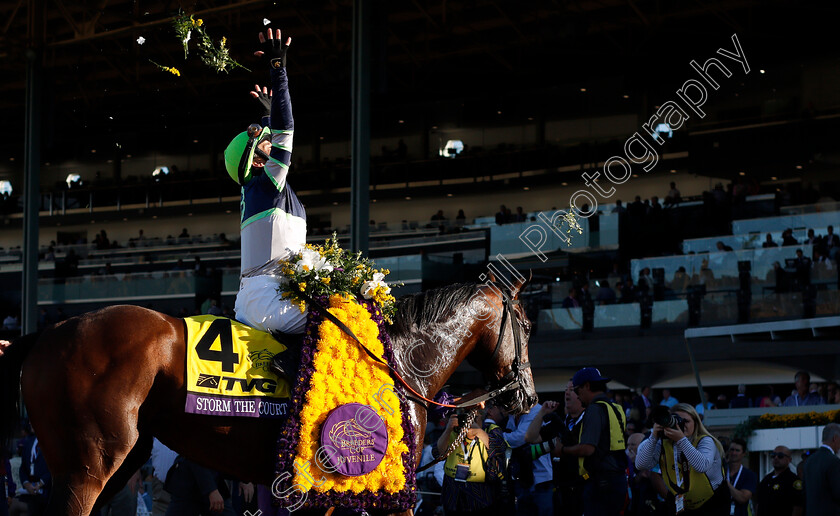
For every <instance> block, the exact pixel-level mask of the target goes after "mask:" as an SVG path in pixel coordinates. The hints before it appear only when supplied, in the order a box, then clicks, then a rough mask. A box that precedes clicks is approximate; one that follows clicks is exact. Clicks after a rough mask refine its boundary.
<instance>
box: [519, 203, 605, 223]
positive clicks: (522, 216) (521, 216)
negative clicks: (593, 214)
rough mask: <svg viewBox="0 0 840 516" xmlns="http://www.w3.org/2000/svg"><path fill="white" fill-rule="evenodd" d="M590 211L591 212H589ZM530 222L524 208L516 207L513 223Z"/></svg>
mask: <svg viewBox="0 0 840 516" xmlns="http://www.w3.org/2000/svg"><path fill="white" fill-rule="evenodd" d="M587 211H589V210H587ZM527 220H528V216H527V215H526V214H525V212H524V211H522V206H517V207H516V215H514V216H513V222H525V221H527Z"/></svg>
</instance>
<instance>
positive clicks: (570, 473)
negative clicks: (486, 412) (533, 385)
mask: <svg viewBox="0 0 840 516" xmlns="http://www.w3.org/2000/svg"><path fill="white" fill-rule="evenodd" d="M564 396H565V401H566V407H565V413H566V414H565V417H564V418H563V419H560V418H557V417H554V418H552V416H555V415H556V414H557V413H556V412H555V411H556V410H557V409H558V408H559V406H560V404H559V403H558V402H556V401H546V402H545V403H543V405H542V407H541V408H540V411H539V412H538V413H537V417H535V418H534V420H533V421H531V425H530V426H529V427H528V431H527V432H526V433H525V440H526V441H528V442H529V443H534V445H532V446H531V447H529V448H526V450H527V453H529V454H531V456H534V457H536V456H542V455H544V454H545V453H548V452H549V451H551V452H552V453H553V454H555V455H556V454H557V453H558V451H559V447H560V446H561V445H562V446H574V445H576V444H578V437H579V436H580V429H581V421H582V420H583V405H581V402H580V398H578V396H577V394H575V392H574V389H573V386H572V382H571V381H569V383H568V384H567V385H566V392H565V394H564ZM549 418H552V419H551V420H549ZM554 485H555V488H556V494H555V497H554V509H555V514H558V513H562V514H568V515H570V516H571V515H574V516H580V515H581V514H583V478H581V476H580V464H579V461H578V459H577V458H575V457H572V456H565V457H559V458H557V459H555V467H554Z"/></svg>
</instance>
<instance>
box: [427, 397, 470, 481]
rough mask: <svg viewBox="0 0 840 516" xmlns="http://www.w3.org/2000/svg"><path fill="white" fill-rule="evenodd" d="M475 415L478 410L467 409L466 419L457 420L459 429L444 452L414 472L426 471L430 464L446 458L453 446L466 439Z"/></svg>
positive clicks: (453, 449) (432, 464)
mask: <svg viewBox="0 0 840 516" xmlns="http://www.w3.org/2000/svg"><path fill="white" fill-rule="evenodd" d="M477 415H478V410H476V409H474V408H471V409H468V410H467V414H466V417H465V419H466V421H464V422H463V423H462V422H461V421H458V425H459V426H460V428H461V429H460V430H459V431H458V435H456V436H455V440H454V441H452V444H450V445H449V448H447V449H446V452H445V453H444V454H443V455H441V456H440V457H438V458H436V459H435V460H433V461H432V462H428V463H426V464H424V465H422V466H420V467H419V468H417V470H416V471H415V473H420V472H421V471H426V470H427V469H429V468H431V467H432V466H434V465H435V464H437V463H438V462H440V461H442V460H446V458H447V457H449V455H450V454H451V453H452V452H454V451H455V448H457V447H458V446H460V445H461V443H462V442H464V439H466V437H467V432H468V431H469V429H470V427H472V424H473V422H474V421H475V417H476V416H477ZM432 446H437V443H435V444H433V445H432Z"/></svg>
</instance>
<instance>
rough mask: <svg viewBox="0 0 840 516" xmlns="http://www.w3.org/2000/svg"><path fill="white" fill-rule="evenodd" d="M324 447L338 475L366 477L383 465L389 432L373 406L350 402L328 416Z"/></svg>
mask: <svg viewBox="0 0 840 516" xmlns="http://www.w3.org/2000/svg"><path fill="white" fill-rule="evenodd" d="M321 445H322V446H323V449H324V450H325V451H326V453H327V457H328V458H329V462H330V463H331V465H332V466H333V467H334V468H335V471H336V472H338V473H341V474H342V475H347V476H353V477H355V476H359V475H364V474H366V473H370V472H371V471H373V470H374V469H376V467H377V466H378V465H379V463H380V462H382V458H383V457H384V456H385V451H386V450H387V449H388V430H387V427H386V425H385V422H384V421H383V420H382V418H381V417H380V416H379V414H378V413H377V412H376V411H375V410H374V409H373V408H372V407H370V406H368V405H362V404H360V403H348V404H346V405H342V406H340V407H338V408H336V409H335V410H333V411H332V412H330V415H329V416H327V419H326V421H324V425H323V426H322V427H321Z"/></svg>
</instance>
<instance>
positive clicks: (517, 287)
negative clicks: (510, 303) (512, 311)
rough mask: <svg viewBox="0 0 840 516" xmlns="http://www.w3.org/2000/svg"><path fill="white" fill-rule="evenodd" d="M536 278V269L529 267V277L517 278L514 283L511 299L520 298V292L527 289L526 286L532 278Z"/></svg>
mask: <svg viewBox="0 0 840 516" xmlns="http://www.w3.org/2000/svg"><path fill="white" fill-rule="evenodd" d="M532 279H534V271H532V270H531V269H528V279H525V278H520V279H518V280H516V283H515V284H514V285H513V292H511V299H519V294H521V293H522V291H523V290H525V287H527V286H528V283H531V280H532Z"/></svg>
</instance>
